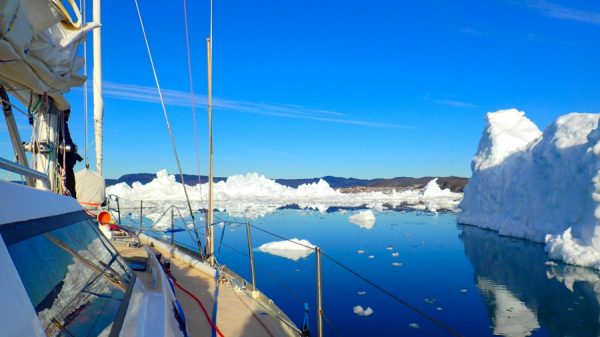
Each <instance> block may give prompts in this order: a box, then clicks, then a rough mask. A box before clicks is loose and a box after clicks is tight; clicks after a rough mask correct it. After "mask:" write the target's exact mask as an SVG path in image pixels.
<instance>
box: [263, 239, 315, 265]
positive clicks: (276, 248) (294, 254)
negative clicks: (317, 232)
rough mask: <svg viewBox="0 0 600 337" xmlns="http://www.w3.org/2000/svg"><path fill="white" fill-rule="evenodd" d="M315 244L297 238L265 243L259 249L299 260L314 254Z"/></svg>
mask: <svg viewBox="0 0 600 337" xmlns="http://www.w3.org/2000/svg"><path fill="white" fill-rule="evenodd" d="M314 248H315V246H314V245H313V244H312V243H310V242H309V241H307V240H298V239H296V238H294V239H291V240H289V241H287V240H286V241H273V242H269V243H265V244H263V245H261V246H260V247H258V250H259V251H261V252H263V253H267V254H271V255H276V256H280V257H285V258H286V259H290V260H292V261H298V260H300V259H303V258H305V257H307V256H309V255H310V254H312V253H313V252H314V251H315V250H314Z"/></svg>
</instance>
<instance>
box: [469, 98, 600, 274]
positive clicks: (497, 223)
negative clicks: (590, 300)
mask: <svg viewBox="0 0 600 337" xmlns="http://www.w3.org/2000/svg"><path fill="white" fill-rule="evenodd" d="M486 120H487V126H486V128H485V130H484V132H483V135H482V137H481V140H480V142H479V148H478V150H477V153H476V155H475V157H474V158H473V161H472V163H471V169H472V172H473V175H472V177H471V179H470V181H469V183H468V184H467V186H466V187H465V193H464V199H463V200H462V202H461V203H460V204H459V208H461V209H462V212H461V213H459V215H458V221H459V222H460V223H463V224H470V225H475V226H479V227H483V228H488V229H492V230H495V231H497V232H499V233H500V234H502V235H508V236H514V237H520V238H525V239H529V240H532V241H536V242H542V243H545V245H546V251H547V253H548V254H549V256H550V258H552V259H556V260H562V261H564V262H566V263H569V264H574V265H581V266H586V267H593V268H597V269H600V227H599V226H598V225H599V224H600V171H599V169H600V143H599V140H600V131H599V129H598V122H599V120H600V114H587V113H570V114H567V115H564V116H561V117H559V118H558V119H557V120H556V121H555V122H554V123H552V124H550V125H549V126H548V127H547V128H546V129H545V130H544V132H543V133H542V132H541V131H540V130H539V129H538V128H537V127H536V126H535V124H533V122H531V121H530V120H529V119H528V118H527V117H526V116H525V113H524V112H522V111H518V110H516V109H509V110H500V111H497V112H493V113H488V114H487V116H486Z"/></svg>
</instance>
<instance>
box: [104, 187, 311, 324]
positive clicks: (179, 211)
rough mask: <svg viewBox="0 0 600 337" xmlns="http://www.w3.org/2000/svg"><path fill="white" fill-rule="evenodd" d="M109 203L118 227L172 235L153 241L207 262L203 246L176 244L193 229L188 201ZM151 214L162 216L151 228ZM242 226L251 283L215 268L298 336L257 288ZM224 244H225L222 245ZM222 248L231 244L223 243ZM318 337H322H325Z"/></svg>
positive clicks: (222, 267) (111, 198) (112, 199)
mask: <svg viewBox="0 0 600 337" xmlns="http://www.w3.org/2000/svg"><path fill="white" fill-rule="evenodd" d="M108 201H109V202H108V208H109V211H111V213H112V214H113V217H114V218H116V219H117V222H118V224H119V225H120V226H121V227H123V228H124V229H127V230H133V231H138V232H141V231H150V232H153V233H164V234H170V235H167V236H166V237H165V236H163V237H154V239H156V240H159V241H161V242H163V243H164V244H168V245H171V246H176V247H177V249H178V250H180V251H182V252H184V253H186V254H188V255H191V256H193V257H195V258H197V259H199V260H203V261H204V260H207V259H206V256H205V252H203V251H202V250H201V249H200V247H198V248H199V249H197V250H194V249H191V248H189V247H186V246H184V245H181V244H177V243H176V240H175V234H176V233H178V232H183V230H182V229H185V231H188V232H190V231H192V230H193V228H192V226H191V225H192V223H191V221H190V220H189V218H186V216H184V214H185V211H186V210H187V206H186V205H185V201H180V202H177V201H175V203H173V204H165V203H164V202H161V201H156V200H145V201H144V200H139V206H138V205H136V206H133V203H132V202H131V200H123V199H121V198H119V197H118V196H116V195H109V196H108ZM134 203H136V204H137V203H138V201H134ZM150 212H152V214H159V216H158V217H156V216H155V217H153V219H151V220H152V223H151V224H150V225H145V224H144V214H146V216H147V215H149V214H150ZM133 214H135V217H136V218H138V219H133V217H131V218H128V216H132V215H133ZM123 220H129V221H127V223H125V221H123ZM135 220H139V221H135ZM134 223H135V225H134ZM177 223H179V224H184V227H185V228H181V226H180V225H179V224H177ZM222 223H223V222H222V221H219V222H217V223H214V224H212V225H211V226H216V225H219V224H222ZM165 224H166V226H165ZM236 224H238V222H236ZM243 224H244V225H245V226H246V233H247V242H248V254H247V255H246V254H244V255H246V256H247V257H248V262H249V268H250V270H251V281H250V282H249V281H248V280H246V279H244V278H243V277H241V276H240V275H239V274H237V273H236V272H234V271H233V270H231V269H230V268H228V267H227V266H226V265H223V264H220V263H219V261H218V260H217V261H216V264H217V266H216V267H217V268H218V269H219V272H220V273H221V275H222V276H223V277H225V278H226V279H227V281H228V282H229V284H230V285H232V287H233V288H234V290H236V291H241V292H243V293H245V294H246V295H247V296H248V297H250V298H252V299H254V300H255V301H256V302H257V303H258V304H259V305H260V306H261V307H262V308H263V309H264V310H266V311H267V312H269V313H270V314H271V315H272V316H273V317H276V318H277V319H278V320H279V321H280V322H282V323H283V324H285V325H286V326H288V327H289V328H290V329H292V330H295V331H296V332H297V333H299V334H302V331H301V330H300V329H298V327H297V326H296V324H294V323H293V321H292V320H291V319H290V318H289V317H288V316H287V315H286V314H285V312H283V311H282V310H281V309H280V308H279V307H278V306H277V305H275V302H274V301H273V300H272V299H270V298H269V297H268V296H266V295H265V294H264V293H263V292H261V291H260V290H259V289H258V288H257V287H256V275H255V265H254V254H253V248H252V236H251V227H252V226H251V225H250V223H249V222H244V223H243ZM156 225H160V227H162V228H161V229H160V230H156V229H155V226H156ZM221 244H223V243H222V242H221ZM223 246H228V245H226V244H223ZM229 247H231V246H229ZM231 248H233V247H231ZM234 249H235V248H234ZM321 312H322V310H321ZM318 320H320V319H318ZM318 336H322V334H320V335H318Z"/></svg>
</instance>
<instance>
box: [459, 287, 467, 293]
mask: <svg viewBox="0 0 600 337" xmlns="http://www.w3.org/2000/svg"><path fill="white" fill-rule="evenodd" d="M459 291H460V292H461V293H466V292H467V291H468V290H467V289H464V288H463V289H461V290H459Z"/></svg>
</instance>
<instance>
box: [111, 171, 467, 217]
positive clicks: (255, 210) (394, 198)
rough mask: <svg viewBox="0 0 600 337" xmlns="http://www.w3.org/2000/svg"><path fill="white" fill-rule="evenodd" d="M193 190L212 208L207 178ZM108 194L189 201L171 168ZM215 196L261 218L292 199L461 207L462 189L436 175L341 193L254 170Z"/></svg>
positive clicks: (218, 203)
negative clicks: (408, 185) (410, 186)
mask: <svg viewBox="0 0 600 337" xmlns="http://www.w3.org/2000/svg"><path fill="white" fill-rule="evenodd" d="M187 190H188V194H189V196H190V199H191V200H192V206H193V207H194V208H196V209H198V208H206V204H207V200H208V187H207V184H203V185H196V186H187ZM107 194H109V195H116V196H118V197H119V200H120V202H121V206H122V207H128V206H131V207H136V206H138V207H139V201H140V200H144V206H145V207H149V206H152V205H156V206H157V207H158V206H161V205H163V204H171V203H181V205H185V202H184V200H185V194H184V191H183V185H182V184H181V183H178V182H176V181H175V176H173V175H169V174H168V173H167V171H166V170H162V171H159V172H158V173H157V174H156V178H155V179H153V180H152V181H151V182H149V183H147V184H141V183H139V182H135V183H133V184H132V185H131V186H129V185H127V184H126V183H119V184H116V185H113V186H109V187H107ZM214 196H215V207H216V208H217V209H220V210H226V211H227V213H228V214H229V215H231V216H238V217H244V218H257V217H260V216H264V215H266V214H269V213H273V212H275V211H276V210H277V209H278V208H280V207H282V206H286V205H292V204H296V205H298V206H299V207H300V208H303V209H316V210H319V211H321V212H326V211H327V210H328V209H329V208H330V207H334V206H336V207H361V206H363V205H366V206H367V207H368V208H371V209H375V210H382V209H383V208H384V207H391V208H394V207H398V206H400V205H402V206H403V207H412V208H414V209H419V210H430V211H437V210H440V209H445V210H451V211H457V210H458V208H457V206H458V203H459V202H460V200H461V198H462V193H453V192H451V191H450V190H448V189H445V190H442V189H440V188H439V186H438V185H437V181H436V179H434V180H432V181H431V182H429V184H427V187H426V188H425V189H424V190H423V191H420V190H407V191H402V192H396V191H392V192H391V193H383V192H363V193H341V192H339V191H336V190H335V189H333V188H331V187H330V186H329V184H328V183H327V182H326V181H325V180H319V181H318V182H316V183H311V184H303V185H300V186H298V188H291V187H288V186H284V185H281V184H278V183H277V182H275V181H274V180H271V179H268V178H266V177H265V176H263V175H259V174H258V173H248V174H245V175H235V176H231V177H229V178H227V180H226V181H220V182H218V183H216V184H215V185H214Z"/></svg>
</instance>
